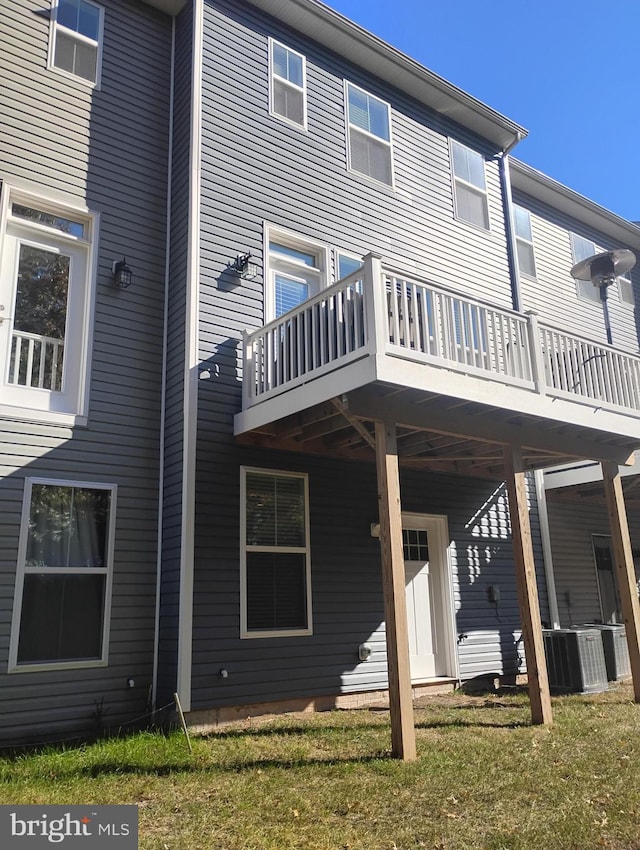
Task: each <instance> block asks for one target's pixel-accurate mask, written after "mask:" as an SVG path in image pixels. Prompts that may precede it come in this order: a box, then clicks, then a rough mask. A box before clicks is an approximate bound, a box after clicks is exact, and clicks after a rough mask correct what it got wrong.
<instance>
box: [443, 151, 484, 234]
mask: <svg viewBox="0 0 640 850" xmlns="http://www.w3.org/2000/svg"><path fill="white" fill-rule="evenodd" d="M451 154H452V162H453V196H454V209H455V215H456V218H459V219H462V221H468V222H469V224H475V225H476V226H477V227H482V228H484V229H485V230H489V204H488V201H487V183H486V179H485V173H484V157H483V156H482V155H481V154H479V153H478V152H477V151H474V150H471V148H468V147H466V146H465V145H461V144H460V142H456V141H455V140H454V139H452V140H451Z"/></svg>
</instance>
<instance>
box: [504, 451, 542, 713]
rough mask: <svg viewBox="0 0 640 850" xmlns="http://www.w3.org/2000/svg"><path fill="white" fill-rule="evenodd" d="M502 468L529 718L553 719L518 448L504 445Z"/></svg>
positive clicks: (527, 507) (520, 458) (523, 478)
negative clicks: (525, 667)
mask: <svg viewBox="0 0 640 850" xmlns="http://www.w3.org/2000/svg"><path fill="white" fill-rule="evenodd" d="M504 470H505V477H506V484H507V492H508V494H509V514H510V516H511V534H512V537H513V554H514V560H515V567H516V585H517V590H518V604H519V606H520V619H521V621H522V636H523V638H524V652H525V657H526V660H527V678H528V681H529V699H530V702H531V720H532V722H533V723H544V724H550V723H552V722H553V715H552V711H551V696H550V693H549V677H548V675H547V662H546V659H545V654H544V644H543V641H542V623H541V621H540V604H539V602H538V587H537V583H536V567H535V560H534V557H533V545H532V543H531V525H530V523H529V505H528V503H527V487H526V480H525V470H524V465H523V462H522V450H521V449H520V447H517V446H505V449H504Z"/></svg>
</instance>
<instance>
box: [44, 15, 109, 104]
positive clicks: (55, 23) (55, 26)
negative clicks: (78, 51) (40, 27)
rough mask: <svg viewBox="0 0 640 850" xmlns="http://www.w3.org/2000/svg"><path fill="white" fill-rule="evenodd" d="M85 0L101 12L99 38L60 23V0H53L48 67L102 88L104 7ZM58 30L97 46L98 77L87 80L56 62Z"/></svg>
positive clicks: (86, 84) (82, 41)
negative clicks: (89, 36) (88, 36)
mask: <svg viewBox="0 0 640 850" xmlns="http://www.w3.org/2000/svg"><path fill="white" fill-rule="evenodd" d="M84 2H85V3H86V4H87V5H88V6H94V7H95V8H96V9H97V10H98V12H99V13H100V23H99V24H98V40H97V41H94V40H93V39H92V38H87V37H86V36H85V35H82V34H81V33H79V32H77V31H76V30H70V29H68V28H67V27H65V26H62V24H58V0H52V2H51V19H50V26H49V53H48V57H47V68H48V69H49V70H50V71H55V73H56V74H62V76H63V77H66V78H67V79H68V80H76V81H77V82H79V83H81V84H82V85H85V86H89V87H90V88H94V89H98V91H99V90H100V83H101V79H102V45H103V43H104V7H103V6H100V4H99V3H94V2H93V0H84ZM58 30H59V31H60V32H62V33H64V34H65V35H67V36H69V38H73V39H74V40H75V41H78V42H81V43H83V44H90V45H92V46H94V47H95V48H96V78H95V80H87V79H86V77H81V76H80V75H79V74H73V73H71V72H70V71H66V70H65V69H64V68H60V67H58V65H55V64H54V60H55V55H56V38H57V34H58Z"/></svg>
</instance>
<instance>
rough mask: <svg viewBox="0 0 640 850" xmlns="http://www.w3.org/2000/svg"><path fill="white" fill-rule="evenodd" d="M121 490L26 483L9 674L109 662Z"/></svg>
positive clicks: (35, 481) (40, 481)
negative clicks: (116, 532) (117, 515)
mask: <svg viewBox="0 0 640 850" xmlns="http://www.w3.org/2000/svg"><path fill="white" fill-rule="evenodd" d="M115 501H116V487H115V485H108V484H93V483H85V482H67V481H49V480H44V479H35V478H34V479H27V480H26V482H25V495H24V504H23V515H22V528H21V533H20V543H19V549H18V570H17V578H16V594H15V602H14V609H13V625H12V630H11V647H10V652H9V670H10V671H18V670H48V669H51V668H52V667H54V668H64V667H96V666H104V665H106V663H107V651H108V634H109V611H110V600H111V574H112V567H113V542H114V529H115V507H116V506H115Z"/></svg>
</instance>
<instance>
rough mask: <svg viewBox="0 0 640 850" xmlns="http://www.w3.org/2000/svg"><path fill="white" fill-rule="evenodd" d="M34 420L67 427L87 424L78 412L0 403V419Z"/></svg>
mask: <svg viewBox="0 0 640 850" xmlns="http://www.w3.org/2000/svg"><path fill="white" fill-rule="evenodd" d="M3 419H5V420H9V421H13V422H34V423H36V424H39V425H40V424H41V425H65V426H67V427H68V428H77V427H80V428H83V427H86V426H87V424H88V420H87V417H86V416H81V415H80V414H78V413H61V412H57V411H52V410H34V409H33V408H28V407H18V406H17V405H16V406H13V405H11V404H0V420H3Z"/></svg>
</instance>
